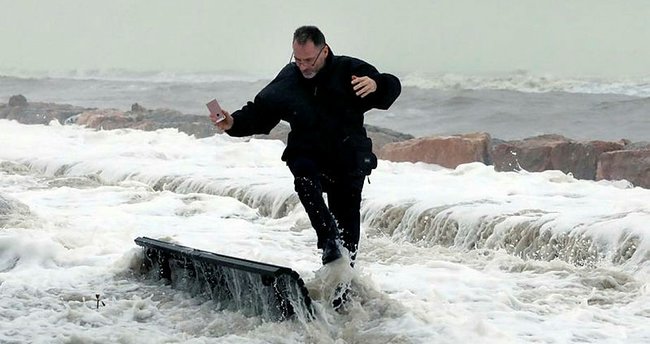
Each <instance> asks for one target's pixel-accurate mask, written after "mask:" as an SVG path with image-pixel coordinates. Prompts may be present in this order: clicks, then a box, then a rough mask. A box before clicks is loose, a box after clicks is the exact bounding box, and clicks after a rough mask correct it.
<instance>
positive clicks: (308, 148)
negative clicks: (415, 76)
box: [211, 26, 401, 264]
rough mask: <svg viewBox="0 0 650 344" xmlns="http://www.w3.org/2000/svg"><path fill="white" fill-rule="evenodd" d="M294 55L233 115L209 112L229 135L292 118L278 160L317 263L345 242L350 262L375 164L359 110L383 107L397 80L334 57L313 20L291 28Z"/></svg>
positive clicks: (395, 93) (397, 87)
mask: <svg viewBox="0 0 650 344" xmlns="http://www.w3.org/2000/svg"><path fill="white" fill-rule="evenodd" d="M293 59H294V62H290V63H289V64H288V65H286V66H285V67H284V68H283V69H282V70H281V71H280V73H279V74H278V75H277V76H276V77H275V79H274V80H273V81H271V83H270V84H268V85H267V86H266V87H265V88H264V89H262V90H261V91H260V92H259V93H258V94H257V96H255V99H254V100H253V101H252V102H248V103H247V104H246V105H245V106H244V107H243V108H241V109H240V110H238V111H235V112H234V113H233V114H232V115H230V114H229V113H228V112H227V111H224V115H225V120H222V121H220V122H217V119H216V117H215V116H213V115H211V119H212V121H213V122H214V123H215V125H216V126H217V127H218V128H219V129H221V130H224V131H225V132H226V133H228V135H231V136H249V135H254V134H268V133H269V132H270V131H271V129H273V128H274V127H275V126H276V125H277V124H278V123H279V122H280V120H284V121H287V122H288V123H289V124H290V126H291V132H290V133H289V136H288V139H287V146H286V149H285V150H284V153H283V154H282V160H283V161H285V162H286V163H287V166H288V167H289V169H290V170H291V173H292V174H293V176H294V186H295V190H296V192H297V193H298V197H299V198H300V202H301V203H302V205H303V207H304V208H305V210H306V212H307V214H308V216H309V219H310V221H311V225H312V227H314V229H315V230H316V235H317V237H318V244H317V246H318V248H320V249H322V250H323V254H322V263H323V264H327V263H329V262H332V261H334V260H336V259H338V258H340V257H341V250H340V247H339V244H342V245H343V247H345V248H346V249H347V250H348V252H349V255H350V259H351V262H352V264H354V259H355V258H356V254H357V249H358V244H359V232H360V213H359V209H360V207H361V190H362V188H363V183H364V180H365V177H366V176H367V175H369V174H370V171H371V170H372V169H373V168H375V167H376V166H377V158H376V156H374V154H372V142H371V141H370V139H369V138H368V137H367V134H366V130H365V128H364V127H363V114H364V113H365V112H366V111H368V110H370V109H372V108H378V109H384V110H385V109H388V107H389V106H390V105H391V104H392V103H393V102H394V101H395V99H397V97H398V96H399V94H400V92H401V84H400V82H399V80H398V79H397V78H396V77H395V76H393V75H390V74H382V73H379V72H378V71H377V69H375V67H373V66H371V65H370V64H368V63H366V62H364V61H361V60H359V59H356V58H352V57H347V56H334V54H333V53H332V51H331V49H330V47H329V46H328V45H327V43H326V42H325V36H323V33H322V32H321V31H320V30H319V29H318V28H317V27H314V26H302V27H299V28H298V29H296V31H295V32H294V35H293ZM323 192H326V193H327V195H328V197H327V198H328V202H327V205H326V204H325V201H324V199H323V195H322V193H323ZM328 206H329V207H328Z"/></svg>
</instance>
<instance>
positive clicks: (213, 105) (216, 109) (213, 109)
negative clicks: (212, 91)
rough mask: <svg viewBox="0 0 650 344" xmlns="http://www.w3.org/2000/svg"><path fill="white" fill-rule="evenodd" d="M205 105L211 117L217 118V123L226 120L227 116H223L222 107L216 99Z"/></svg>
mask: <svg viewBox="0 0 650 344" xmlns="http://www.w3.org/2000/svg"><path fill="white" fill-rule="evenodd" d="M205 105H206V106H207V107H208V110H209V111H210V116H212V115H214V116H215V117H216V118H217V120H216V122H221V121H223V120H224V119H226V116H225V115H224V114H223V110H221V106H219V103H218V102H217V100H216V99H212V100H211V101H209V102H208V103H207V104H205Z"/></svg>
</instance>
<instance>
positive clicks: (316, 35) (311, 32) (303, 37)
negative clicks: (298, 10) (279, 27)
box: [293, 25, 325, 47]
mask: <svg viewBox="0 0 650 344" xmlns="http://www.w3.org/2000/svg"><path fill="white" fill-rule="evenodd" d="M293 41H294V42H297V43H298V44H300V45H303V44H306V43H307V41H312V42H314V45H315V46H317V47H320V46H323V45H325V35H323V33H322V32H321V31H320V30H319V29H318V28H317V27H315V26H311V25H305V26H301V27H299V28H297V29H296V31H294V33H293Z"/></svg>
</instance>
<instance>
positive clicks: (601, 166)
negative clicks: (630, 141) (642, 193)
mask: <svg viewBox="0 0 650 344" xmlns="http://www.w3.org/2000/svg"><path fill="white" fill-rule="evenodd" d="M596 179H597V180H601V179H607V180H620V179H625V180H627V181H629V182H631V183H632V184H634V185H635V186H640V187H643V188H650V149H641V150H620V151H613V152H605V153H603V154H601V155H600V158H599V161H598V172H597V174H596Z"/></svg>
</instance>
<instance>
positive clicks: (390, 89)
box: [352, 60, 402, 110]
mask: <svg viewBox="0 0 650 344" xmlns="http://www.w3.org/2000/svg"><path fill="white" fill-rule="evenodd" d="M352 74H353V75H356V76H369V77H370V78H372V79H373V80H375V82H376V83H377V90H376V91H375V92H373V93H370V94H369V95H367V96H366V97H364V98H361V103H362V104H363V106H364V108H365V109H366V110H370V109H372V108H375V109H380V110H387V109H388V108H389V107H390V106H391V105H392V104H393V102H395V100H396V99H397V97H398V96H399V95H400V93H401V92H402V84H401V83H400V81H399V79H398V78H397V77H396V76H394V75H392V74H388V73H380V72H379V71H377V69H376V68H375V67H374V66H372V65H370V64H369V63H366V62H364V61H361V60H355V61H354V62H353V65H352Z"/></svg>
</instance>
